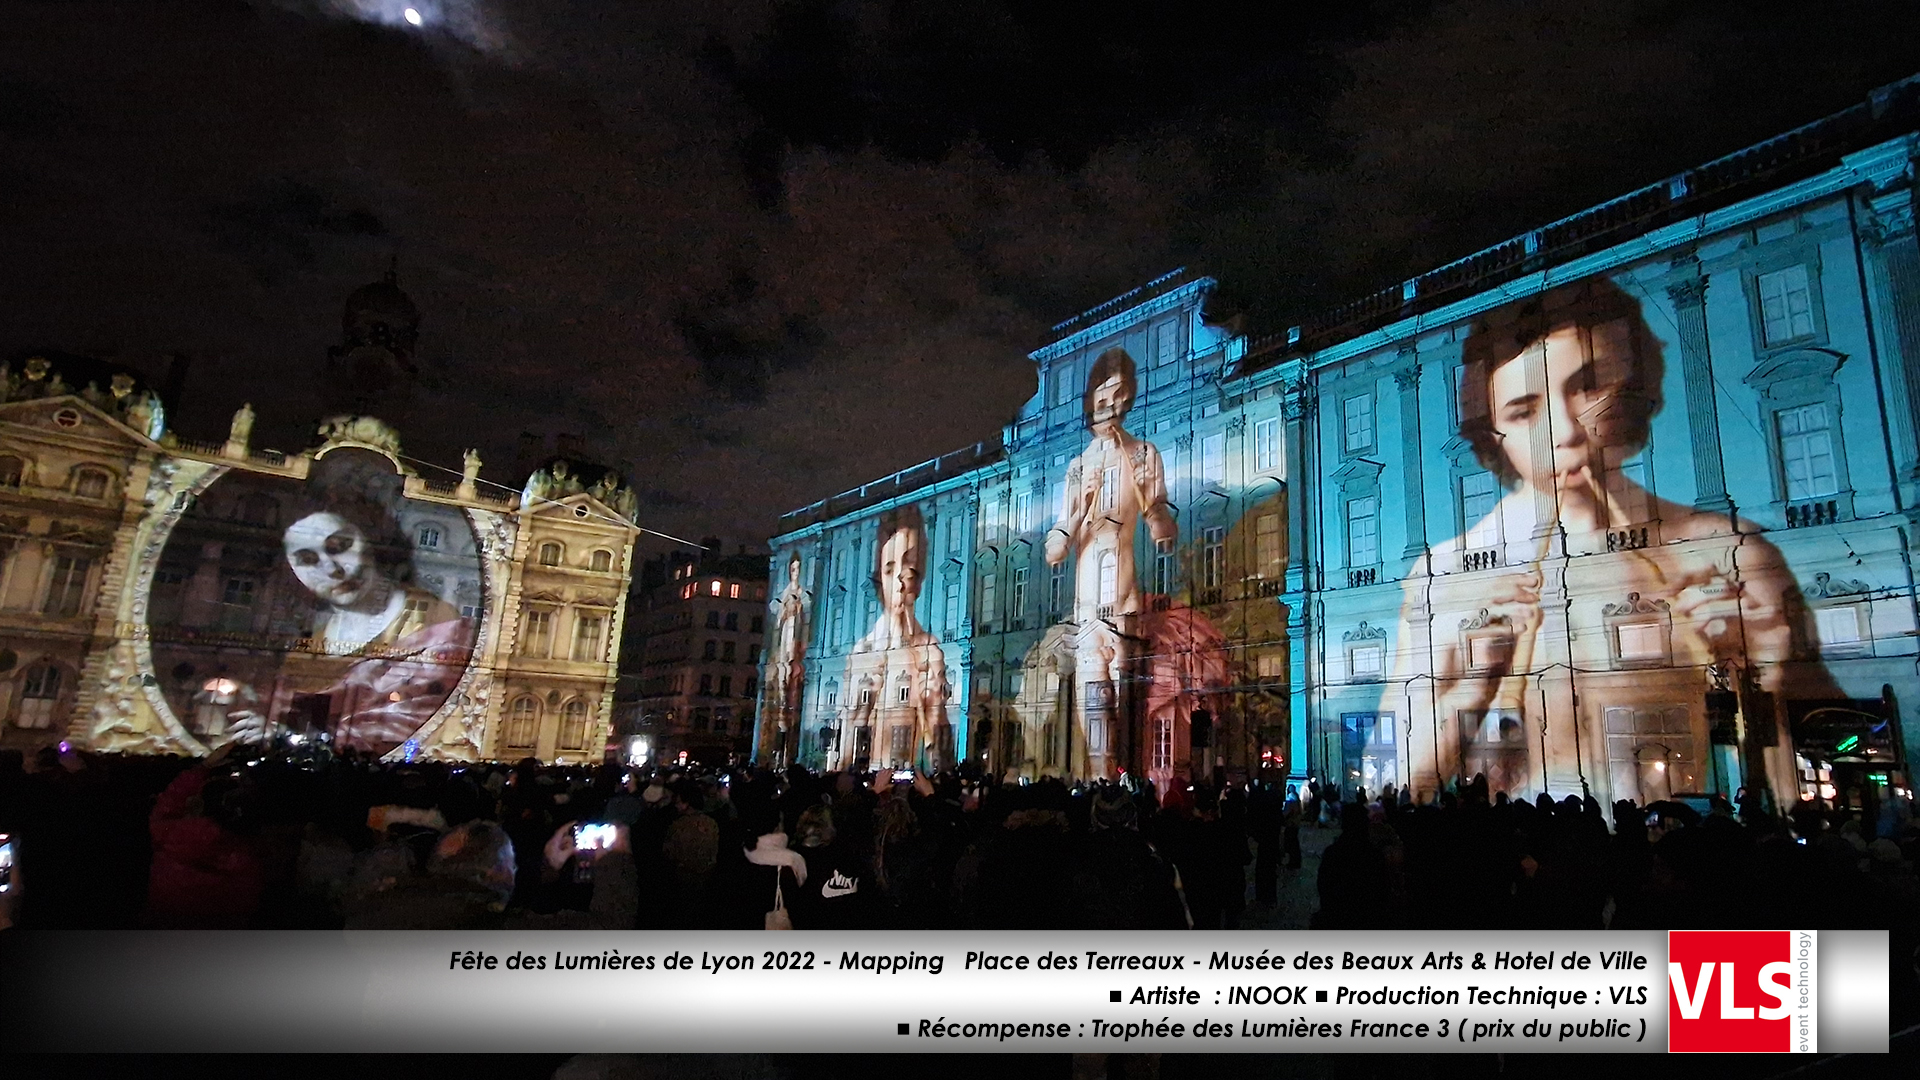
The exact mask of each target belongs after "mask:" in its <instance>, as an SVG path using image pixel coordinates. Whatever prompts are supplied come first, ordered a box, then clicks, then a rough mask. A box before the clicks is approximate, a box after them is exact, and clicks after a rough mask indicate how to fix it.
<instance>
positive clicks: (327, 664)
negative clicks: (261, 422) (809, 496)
mask: <svg viewBox="0 0 1920 1080" xmlns="http://www.w3.org/2000/svg"><path fill="white" fill-rule="evenodd" d="M388 284H389V285H390V284H391V282H389V283H388ZM352 316H353V310H352V307H351V306H350V308H349V320H350V321H351V319H352ZM360 360H361V361H362V362H365V361H366V357H364V356H362V357H361V358H360ZM253 423H254V412H253V409H252V408H251V406H242V407H241V409H240V410H239V411H238V412H237V413H235V415H234V417H233V422H232V425H231V428H230V430H229V432H228V437H227V438H226V439H225V440H224V441H221V442H207V443H202V442H196V441H193V440H190V439H186V438H182V437H180V436H178V435H176V434H175V433H174V432H172V431H170V430H169V429H168V428H167V426H166V416H165V410H164V408H163V406H162V404H161V402H160V399H159V398H158V396H156V395H155V394H153V393H152V392H150V391H149V390H147V389H146V388H145V387H144V386H143V385H142V384H141V382H140V380H139V378H138V377H137V376H136V375H134V374H133V373H131V372H128V371H124V370H119V369H116V368H112V367H111V366H109V365H103V364H100V363H98V362H95V361H88V360H86V359H84V358H77V357H52V358H49V357H44V356H35V357H28V358H25V359H24V360H23V361H22V362H21V363H19V364H16V365H9V367H8V369H7V370H6V372H5V387H4V400H0V534H3V536H4V547H3V548H0V555H3V556H4V563H3V564H0V669H4V670H0V717H4V723H3V724H0V745H13V746H18V747H22V748H25V749H38V748H39V747H42V746H46V745H50V744H52V743H54V742H57V741H60V740H63V739H64V740H68V741H71V742H73V743H75V744H76V745H80V746H84V747H90V748H93V749H96V750H103V751H121V752H134V753H184V754H195V755H198V754H205V753H207V752H208V751H209V750H211V749H212V748H213V747H216V746H218V745H220V744H222V743H224V742H226V741H229V740H231V739H234V738H253V737H262V738H277V739H287V740H293V741H297V742H306V741H309V740H312V741H316V742H317V741H325V742H328V743H331V744H332V746H333V747H334V748H335V749H344V748H348V747H351V748H353V749H354V750H356V751H357V752H360V753H363V754H370V755H381V756H389V757H395V758H412V757H438V758H450V759H462V760H469V759H475V758H517V757H523V756H529V755H531V756H536V757H540V758H542V759H545V760H558V759H567V760H574V761H581V760H594V761H597V760H599V759H600V758H601V756H602V754H603V750H604V746H605V743H606V738H607V731H608V722H609V719H610V713H611V707H612V693H613V688H614V669H615V663H614V642H617V641H618V640H619V635H620V627H621V620H622V618H623V617H624V614H625V603H626V594H627V581H628V575H629V573H630V561H631V556H632V547H633V537H634V536H635V535H636V533H637V529H635V527H634V526H633V524H632V520H631V519H632V515H633V510H634V506H635V502H636V500H635V499H634V496H633V494H632V492H631V491H630V490H629V489H628V488H627V487H626V486H625V484H624V483H623V482H622V481H621V479H620V477H618V476H617V475H615V474H613V473H611V472H607V471H604V470H594V469H592V468H591V467H585V466H581V465H578V464H576V463H573V462H568V461H564V460H557V461H553V462H549V463H548V464H547V465H546V466H544V467H542V468H541V469H539V470H538V471H536V472H535V473H534V475H533V477H532V478H531V479H530V480H529V481H528V482H527V485H526V487H525V489H524V490H523V491H522V492H520V493H518V494H516V493H514V492H511V491H498V492H496V491H494V490H488V489H487V488H490V487H491V485H488V486H487V487H483V486H482V483H481V481H480V480H479V470H480V464H481V463H480V459H479V456H478V455H477V454H474V453H471V452H469V454H468V455H467V459H466V461H465V467H464V469H463V470H460V471H454V470H441V475H438V476H431V475H430V476H423V475H421V474H420V473H419V472H418V471H416V469H415V465H417V464H425V463H418V462H414V461H413V459H411V458H408V457H406V456H404V455H403V453H402V452H401V447H400V439H399V435H398V434H397V433H396V432H395V431H394V430H393V429H392V428H391V427H389V426H387V425H386V424H385V423H383V422H381V421H379V420H376V419H373V418H372V417H368V416H354V415H343V416H338V417H334V418H332V419H330V420H328V421H327V422H326V423H324V424H323V425H321V427H320V430H319V433H318V440H317V443H316V445H314V446H313V447H311V448H310V449H307V450H304V451H302V452H299V453H284V452H281V451H277V450H269V449H261V448H258V447H256V446H254V445H253V441H252V429H253Z"/></svg>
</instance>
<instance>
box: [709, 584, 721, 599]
mask: <svg viewBox="0 0 1920 1080" xmlns="http://www.w3.org/2000/svg"><path fill="white" fill-rule="evenodd" d="M707 595H708V596H719V595H720V583H719V582H718V581H709V582H707Z"/></svg>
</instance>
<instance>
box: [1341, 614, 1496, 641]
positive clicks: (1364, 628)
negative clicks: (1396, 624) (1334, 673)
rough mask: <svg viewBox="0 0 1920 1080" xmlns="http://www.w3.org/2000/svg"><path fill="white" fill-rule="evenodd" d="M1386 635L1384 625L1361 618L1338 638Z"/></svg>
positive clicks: (1367, 639) (1370, 638) (1353, 638)
mask: <svg viewBox="0 0 1920 1080" xmlns="http://www.w3.org/2000/svg"><path fill="white" fill-rule="evenodd" d="M1482 614H1485V612H1482ZM1386 636H1387V631H1386V628H1385V627H1382V626H1373V625H1370V624H1369V623H1368V622H1367V620H1365V619H1361V620H1360V625H1359V626H1357V627H1355V628H1354V629H1352V630H1349V631H1347V632H1346V633H1344V634H1341V635H1340V640H1341V641H1375V640H1379V639H1382V638H1385V637H1386Z"/></svg>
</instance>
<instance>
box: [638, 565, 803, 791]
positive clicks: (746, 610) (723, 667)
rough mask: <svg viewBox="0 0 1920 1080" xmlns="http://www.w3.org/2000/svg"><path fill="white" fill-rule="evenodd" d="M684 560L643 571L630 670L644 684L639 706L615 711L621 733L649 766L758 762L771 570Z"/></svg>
mask: <svg viewBox="0 0 1920 1080" xmlns="http://www.w3.org/2000/svg"><path fill="white" fill-rule="evenodd" d="M719 546H720V545H719V541H718V540H712V541H710V542H709V543H708V546H707V548H706V550H704V551H703V552H701V553H700V554H699V555H695V554H692V553H689V552H685V551H676V552H673V553H672V554H669V555H664V556H661V557H660V558H657V559H649V560H648V561H647V563H646V565H645V566H644V567H643V569H642V573H641V585H640V590H639V593H638V600H639V605H640V606H639V610H638V611H637V612H636V613H635V614H634V616H633V620H632V621H633V622H634V624H635V626H634V633H633V634H632V635H631V637H630V640H629V641H628V643H627V644H626V647H625V648H624V649H623V651H622V658H621V659H622V667H623V669H624V670H626V671H627V672H629V673H630V674H631V675H632V676H635V677H637V680H638V684H639V685H638V692H637V696H636V698H635V700H633V701H632V702H623V703H621V704H620V705H618V706H616V715H617V716H618V717H619V719H620V722H619V733H620V735H621V736H623V737H626V738H629V739H631V738H633V737H638V738H640V739H641V740H643V742H642V744H641V745H642V746H643V747H644V748H645V749H646V751H647V754H648V756H650V757H656V758H657V759H658V760H661V761H668V762H672V761H678V760H681V754H683V753H684V754H685V755H686V760H687V761H695V762H701V763H707V764H722V765H724V764H726V763H727V762H728V761H730V760H733V759H735V758H741V757H745V756H747V755H748V754H749V753H751V751H752V749H753V740H754V731H755V723H756V720H755V709H756V707H757V705H758V703H759V697H760V690H759V682H760V648H761V641H762V636H763V634H764V632H765V629H766V625H765V624H766V610H767V560H766V557H765V556H763V555H753V554H748V553H747V551H746V549H745V548H742V549H741V550H740V551H739V552H738V553H736V554H733V555H722V554H720V552H719Z"/></svg>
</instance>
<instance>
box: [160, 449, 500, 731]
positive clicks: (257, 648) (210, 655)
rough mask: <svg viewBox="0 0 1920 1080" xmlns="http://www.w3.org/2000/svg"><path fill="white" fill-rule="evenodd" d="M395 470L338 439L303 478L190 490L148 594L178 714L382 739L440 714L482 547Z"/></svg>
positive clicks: (234, 727)
mask: <svg viewBox="0 0 1920 1080" xmlns="http://www.w3.org/2000/svg"><path fill="white" fill-rule="evenodd" d="M402 482H403V478H402V477H401V476H400V475H399V474H398V473H396V472H395V471H394V467H393V465H392V464H391V463H390V462H389V461H388V460H387V459H386V458H384V457H382V456H380V455H378V454H374V453H370V452H367V451H362V450H350V449H343V450H335V451H333V452H332V453H329V454H327V455H326V456H325V457H323V458H321V459H319V460H318V461H315V462H314V463H313V469H312V472H311V473H310V474H309V476H308V478H307V479H306V480H304V481H302V480H295V479H291V478H287V477H277V476H262V475H258V474H254V473H245V472H239V471H232V472H228V473H226V474H224V475H222V476H221V477H220V478H219V479H217V480H215V481H214V482H213V483H212V484H211V485H210V486H208V487H207V488H206V490H204V491H202V492H201V493H200V494H199V495H198V496H197V497H196V498H195V499H194V501H193V502H192V503H191V504H190V505H189V506H188V507H187V509H186V510H185V511H184V512H183V513H182V514H181V516H180V519H179V521H178V522H177V523H176V524H175V526H174V528H173V530H172V532H171V534H170V535H169V536H168V537H167V541H166V544H165V546H164V547H163V548H162V549H161V552H160V563H159V565H158V566H157V567H155V568H154V573H153V586H152V592H151V594H150V595H149V597H148V604H147V622H148V632H149V635H150V638H151V642H152V649H153V672H152V677H153V678H155V679H157V680H158V681H159V683H160V686H161V688H162V691H163V692H164V694H165V696H166V700H167V703H168V704H169V705H170V706H171V707H172V709H173V711H174V715H175V716H176V717H177V718H178V719H179V721H180V723H181V724H183V725H184V726H185V727H186V728H187V729H188V730H190V731H192V732H193V733H194V734H195V735H196V736H197V737H199V738H201V739H203V740H207V741H217V740H219V739H221V738H223V737H227V736H236V737H238V736H245V735H249V734H252V733H266V734H272V733H276V732H286V733H289V734H294V735H300V736H302V737H309V738H311V737H319V736H322V735H324V736H326V737H327V738H328V739H330V740H331V741H332V742H333V744H334V746H335V748H336V749H346V748H352V749H355V750H357V751H360V752H362V753H370V754H384V753H387V752H388V751H390V750H393V749H394V748H396V747H398V746H400V745H402V744H404V743H405V742H407V740H409V739H410V738H412V737H413V736H414V733H415V732H417V731H418V730H419V729H420V728H421V727H422V725H424V724H425V723H426V722H427V721H428V720H429V719H431V718H432V716H433V715H434V713H435V712H436V711H437V710H438V709H439V708H440V706H441V705H442V704H443V703H444V702H445V701H446V700H447V695H448V694H450V693H451V692H452V691H453V688H454V686H455V685H456V684H458V682H459V681H460V676H461V673H462V672H463V671H464V670H465V668H466V666H467V664H468V663H469V662H470V661H471V659H472V656H473V645H474V632H475V627H477V626H478V625H479V617H480V607H481V603H482V595H483V593H482V585H481V570H480V557H479V547H478V541H477V539H476V538H475V536H474V534H473V530H472V528H471V527H470V526H469V524H468V523H467V519H466V516H465V515H464V514H463V513H462V512H461V511H460V510H459V509H458V508H455V507H449V506H442V505H439V504H436V503H427V502H421V501H419V500H415V499H409V498H407V497H406V496H405V495H404V494H402Z"/></svg>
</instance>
